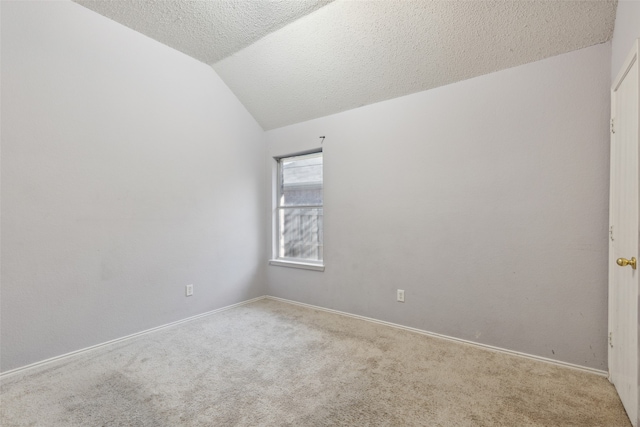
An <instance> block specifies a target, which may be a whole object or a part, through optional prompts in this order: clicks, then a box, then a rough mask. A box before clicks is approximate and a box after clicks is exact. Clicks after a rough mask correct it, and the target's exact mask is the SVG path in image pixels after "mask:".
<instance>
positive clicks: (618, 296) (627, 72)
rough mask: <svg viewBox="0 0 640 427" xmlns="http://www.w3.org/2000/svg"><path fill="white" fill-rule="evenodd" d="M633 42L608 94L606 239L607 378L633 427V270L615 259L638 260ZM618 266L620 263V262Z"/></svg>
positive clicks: (635, 286)
mask: <svg viewBox="0 0 640 427" xmlns="http://www.w3.org/2000/svg"><path fill="white" fill-rule="evenodd" d="M638 73H639V70H638V42H637V41H636V43H635V47H634V50H633V52H632V53H631V54H630V55H629V57H628V59H627V61H626V62H625V65H624V68H623V70H622V71H621V73H620V75H619V77H618V78H617V79H616V82H615V83H614V86H613V90H612V94H611V115H612V126H611V127H612V130H611V191H610V197H611V200H610V224H609V225H610V238H609V378H610V380H611V382H612V383H613V384H614V385H615V386H616V389H617V390H618V394H619V395H620V399H621V400H622V403H623V404H624V407H625V409H626V411H627V414H628V415H629V418H630V420H631V422H632V424H633V425H634V426H636V427H637V426H638V398H639V393H638V361H639V359H638V320H639V319H638V277H639V274H638V272H639V271H640V270H635V269H633V268H632V267H631V266H630V265H626V266H620V265H618V264H616V260H617V259H619V258H625V259H632V257H635V258H638V228H639V227H638V225H639V216H638V213H639V209H640V206H639V198H638V190H639V184H638V135H639V131H638V112H639V104H640V97H639V96H638V80H639V74H638ZM623 264H624V263H623Z"/></svg>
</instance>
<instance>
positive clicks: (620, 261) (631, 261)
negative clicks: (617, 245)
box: [616, 257, 637, 270]
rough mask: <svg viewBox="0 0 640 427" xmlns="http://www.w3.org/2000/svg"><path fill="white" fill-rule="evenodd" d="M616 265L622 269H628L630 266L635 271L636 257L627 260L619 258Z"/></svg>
mask: <svg viewBox="0 0 640 427" xmlns="http://www.w3.org/2000/svg"><path fill="white" fill-rule="evenodd" d="M616 264H618V265H619V266H620V267H626V266H627V265H630V266H631V268H633V269H634V270H635V269H636V266H637V265H636V264H637V261H636V257H632V258H631V259H626V258H618V259H617V260H616Z"/></svg>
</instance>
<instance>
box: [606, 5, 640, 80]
mask: <svg viewBox="0 0 640 427" xmlns="http://www.w3.org/2000/svg"><path fill="white" fill-rule="evenodd" d="M638 37H640V1H638V0H620V1H618V8H617V10H616V26H615V28H614V31H613V40H612V41H611V81H612V82H613V80H614V79H615V78H616V77H617V76H618V73H619V72H620V68H621V67H622V64H623V63H624V60H625V59H626V58H627V55H628V54H629V52H630V51H631V46H632V45H633V42H634V41H635V40H636V39H637V38H638Z"/></svg>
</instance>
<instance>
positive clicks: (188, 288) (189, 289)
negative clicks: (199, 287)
mask: <svg viewBox="0 0 640 427" xmlns="http://www.w3.org/2000/svg"><path fill="white" fill-rule="evenodd" d="M185 294H186V296H188V297H190V296H191V295H193V285H187V286H185Z"/></svg>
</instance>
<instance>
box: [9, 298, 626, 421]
mask: <svg viewBox="0 0 640 427" xmlns="http://www.w3.org/2000/svg"><path fill="white" fill-rule="evenodd" d="M1 399H2V400H1V409H0V411H1V415H0V424H1V425H2V426H83V427H87V426H153V427H161V426H261V425H263V426H334V425H336V426H337V425H341V426H351V425H353V426H434V427H435V426H456V427H457V426H509V427H513V426H518V427H519V426H580V427H586V426H606V427H615V426H629V425H630V424H629V422H628V420H627V418H626V415H625V412H624V409H623V408H622V405H621V403H620V401H619V399H618V397H617V396H616V393H615V391H614V389H613V387H612V386H611V384H609V382H608V381H607V379H606V378H603V377H600V376H597V375H593V374H589V373H584V372H581V371H576V370H572V369H567V368H560V367H557V366H554V365H550V364H546V363H542V362H535V361H531V360H527V359H523V358H518V357H513V356H508V355H504V354H499V353H495V352H491V351H487V350H482V349H479V348H476V347H472V346H467V345H461V344H455V343H451V342H448V341H445V340H439V339H435V338H430V337H426V336H422V335H419V334H414V333H411V332H406V331H401V330H397V329H394V328H390V327H386V326H381V325H376V324H372V323H369V322H365V321H360V320H356V319H352V318H348V317H344V316H339V315H335V314H329V313H325V312H320V311H315V310H311V309H307V308H303V307H299V306H295V305H290V304H285V303H282V302H277V301H273V300H261V301H258V302H255V303H252V304H249V305H246V306H242V307H237V308H234V309H231V310H227V311H224V312H221V313H217V314H214V315H211V316H207V317H203V318H201V319H198V320H195V321H193V322H189V323H185V324H182V325H179V326H176V327H172V328H168V329H165V330H162V331H159V332H156V333H152V334H149V335H145V336H142V337H139V338H136V339H132V340H129V341H125V342H122V343H119V344H115V345H111V346H108V347H104V348H101V349H98V350H94V351H92V352H89V353H86V354H83V355H80V356H78V357H74V358H69V359H66V360H64V361H61V362H58V363H55V364H49V365H46V366H45V367H42V368H39V369H36V370H30V371H28V373H27V374H16V375H13V376H10V377H8V378H5V379H4V380H3V381H2V385H1Z"/></svg>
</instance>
